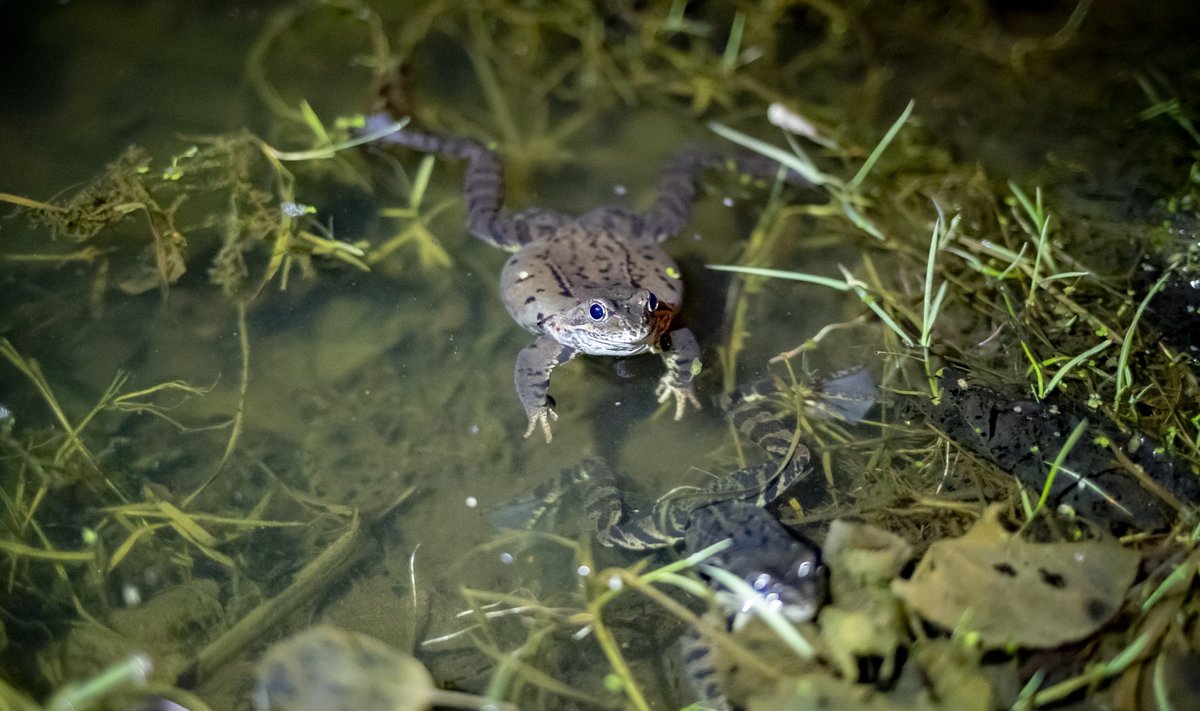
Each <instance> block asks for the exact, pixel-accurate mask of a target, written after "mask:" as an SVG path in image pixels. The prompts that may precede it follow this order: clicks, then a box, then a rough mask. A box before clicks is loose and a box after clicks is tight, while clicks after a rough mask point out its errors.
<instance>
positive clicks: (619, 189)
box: [613, 184, 628, 195]
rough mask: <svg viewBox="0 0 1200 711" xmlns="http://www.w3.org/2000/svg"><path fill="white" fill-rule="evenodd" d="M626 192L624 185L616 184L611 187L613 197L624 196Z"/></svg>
mask: <svg viewBox="0 0 1200 711" xmlns="http://www.w3.org/2000/svg"><path fill="white" fill-rule="evenodd" d="M626 192H628V188H626V187H625V186H624V185H621V184H617V185H614V186H613V194H614V195H624V194H625V193H626Z"/></svg>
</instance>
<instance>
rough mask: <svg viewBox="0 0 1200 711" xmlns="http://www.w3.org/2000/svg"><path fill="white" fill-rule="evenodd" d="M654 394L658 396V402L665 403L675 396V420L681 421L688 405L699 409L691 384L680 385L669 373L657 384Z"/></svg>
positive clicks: (698, 402)
mask: <svg viewBox="0 0 1200 711" xmlns="http://www.w3.org/2000/svg"><path fill="white" fill-rule="evenodd" d="M654 394H655V395H657V396H658V401H659V402H666V401H667V400H670V399H671V396H672V395H673V396H675V419H676V420H681V419H683V412H684V410H686V409H687V406H688V403H691V405H692V407H694V408H696V409H697V410H699V409H701V407H700V401H699V400H697V399H696V392H695V391H694V390H692V384H691V383H687V384H682V383H679V382H677V381H676V380H675V378H674V377H672V374H671V373H667V374H666V375H664V376H663V377H662V380H660V381H659V382H658V387H657V388H656V389H655V390H654Z"/></svg>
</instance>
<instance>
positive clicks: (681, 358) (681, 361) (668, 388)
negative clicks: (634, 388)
mask: <svg viewBox="0 0 1200 711" xmlns="http://www.w3.org/2000/svg"><path fill="white" fill-rule="evenodd" d="M661 348H662V356H663V362H664V363H666V366H667V372H666V374H665V375H663V377H662V380H660V381H659V383H658V389H656V390H655V391H654V394H655V395H657V396H658V401H659V402H666V401H667V400H669V399H670V398H671V396H672V395H674V396H675V419H676V420H679V419H682V418H683V411H684V410H686V409H687V405H688V403H691V404H692V407H694V408H696V409H697V410H699V409H700V401H699V400H697V399H696V393H695V391H693V390H692V378H694V377H696V375H697V374H698V373H699V372H700V344H699V343H697V342H696V337H695V336H693V335H692V332H691V331H689V330H687V329H686V328H680V329H677V330H675V331H671V332H670V333H669V334H667V336H666V337H665V338H663V341H662V344H661Z"/></svg>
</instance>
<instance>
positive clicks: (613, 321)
mask: <svg viewBox="0 0 1200 711" xmlns="http://www.w3.org/2000/svg"><path fill="white" fill-rule="evenodd" d="M586 296H587V298H583V299H580V301H579V303H578V304H576V305H575V306H573V307H572V308H570V309H567V310H565V311H562V312H560V313H557V314H554V315H553V316H550V317H549V318H547V319H546V320H545V321H543V322H542V328H544V329H545V330H546V332H547V333H549V334H550V335H551V336H553V337H554V339H555V340H556V341H558V342H559V343H562V344H564V345H568V346H571V347H573V348H577V349H579V350H580V351H583V352H584V353H587V354H589V355H604V356H627V355H636V354H638V353H644V352H646V351H648V350H650V349H651V348H652V347H653V346H654V345H655V344H657V343H658V340H659V339H660V338H661V337H662V335H663V334H664V333H665V332H666V330H667V327H668V326H669V325H670V323H671V317H672V316H674V314H675V308H674V306H672V305H670V304H664V303H662V302H661V301H659V299H658V297H657V296H656V295H654V294H653V293H652V292H650V291H648V290H646V289H606V290H604V291H603V292H599V291H598V292H597V293H593V294H587V295H586Z"/></svg>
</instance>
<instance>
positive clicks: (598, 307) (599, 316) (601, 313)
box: [588, 301, 608, 321]
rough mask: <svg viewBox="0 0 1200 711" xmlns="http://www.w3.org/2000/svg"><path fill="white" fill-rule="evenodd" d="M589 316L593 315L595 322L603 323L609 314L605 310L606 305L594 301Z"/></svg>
mask: <svg viewBox="0 0 1200 711" xmlns="http://www.w3.org/2000/svg"><path fill="white" fill-rule="evenodd" d="M588 314H589V315H591V317H592V320H593V321H603V320H604V317H605V316H607V315H608V312H607V311H605V310H604V304H602V303H600V302H599V301H593V302H592V308H590V309H588Z"/></svg>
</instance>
